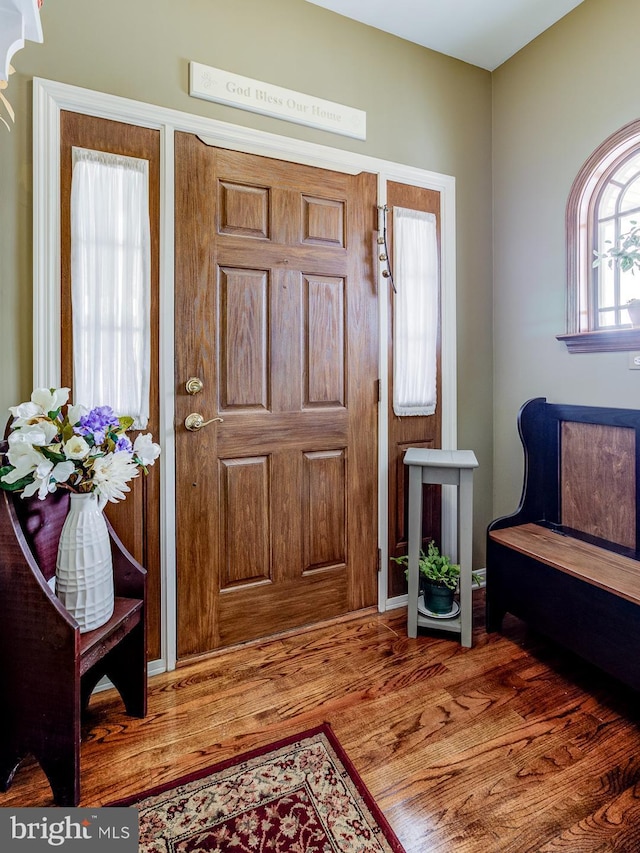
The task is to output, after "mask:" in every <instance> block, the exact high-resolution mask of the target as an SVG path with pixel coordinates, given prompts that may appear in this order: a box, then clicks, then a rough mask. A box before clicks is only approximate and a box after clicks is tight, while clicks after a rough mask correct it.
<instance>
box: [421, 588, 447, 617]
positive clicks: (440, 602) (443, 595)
mask: <svg viewBox="0 0 640 853" xmlns="http://www.w3.org/2000/svg"><path fill="white" fill-rule="evenodd" d="M421 584H422V590H423V594H424V606H425V607H426V608H427V610H430V611H431V612H432V613H449V612H450V611H451V609H452V608H453V595H454V590H453V589H449V587H448V586H436V585H435V584H432V583H429V582H428V581H422V582H421Z"/></svg>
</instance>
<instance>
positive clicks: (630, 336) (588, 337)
mask: <svg viewBox="0 0 640 853" xmlns="http://www.w3.org/2000/svg"><path fill="white" fill-rule="evenodd" d="M556 338H557V340H559V341H563V342H564V343H565V344H566V346H567V349H568V350H569V352H570V353H580V352H628V351H629V350H640V328H638V329H602V330H601V331H598V332H578V333H577V334H568V335H556Z"/></svg>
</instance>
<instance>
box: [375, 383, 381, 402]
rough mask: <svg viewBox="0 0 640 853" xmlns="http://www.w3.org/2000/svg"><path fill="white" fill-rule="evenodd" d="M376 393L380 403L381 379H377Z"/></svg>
mask: <svg viewBox="0 0 640 853" xmlns="http://www.w3.org/2000/svg"><path fill="white" fill-rule="evenodd" d="M374 391H375V395H376V400H377V401H378V403H379V402H380V380H379V379H376V387H375V389H374Z"/></svg>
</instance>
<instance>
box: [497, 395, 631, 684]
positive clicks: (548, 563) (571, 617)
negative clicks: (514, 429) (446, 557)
mask: <svg viewBox="0 0 640 853" xmlns="http://www.w3.org/2000/svg"><path fill="white" fill-rule="evenodd" d="M518 431H519V433H520V438H521V440H522V445H523V450H524V483H523V488H522V496H521V498H520V504H519V506H518V508H517V509H516V511H515V512H514V513H513V514H512V515H506V516H502V517H500V518H497V519H495V520H494V521H492V522H491V524H490V525H489V527H488V530H487V580H486V619H487V630H488V631H489V632H492V631H500V630H501V628H502V622H503V618H504V616H505V615H506V614H507V613H511V614H513V615H514V616H517V617H518V618H519V619H522V620H523V621H524V622H526V623H527V624H528V625H530V626H531V627H532V628H534V629H535V630H537V631H539V632H540V633H542V634H544V635H545V636H547V637H549V638H551V639H552V640H554V641H555V642H557V643H559V644H561V645H563V646H565V647H566V648H567V649H569V650H571V651H572V652H574V653H575V654H577V655H579V656H580V657H582V658H584V659H585V660H587V661H588V662H589V663H591V664H595V666H596V667H599V668H600V669H601V670H603V671H604V672H606V673H608V674H609V675H612V676H613V677H615V678H617V679H619V680H620V681H622V682H624V683H625V684H627V685H629V686H630V687H632V688H633V689H634V690H637V691H638V690H640V512H639V509H640V411H637V410H635V409H610V408H601V407H595V406H574V405H565V404H554V403H548V402H547V401H546V400H545V399H544V398H542V397H538V398H535V399H533V400H529V401H528V402H527V403H525V405H524V406H523V407H522V408H521V410H520V413H519V416H518ZM594 675H595V673H594Z"/></svg>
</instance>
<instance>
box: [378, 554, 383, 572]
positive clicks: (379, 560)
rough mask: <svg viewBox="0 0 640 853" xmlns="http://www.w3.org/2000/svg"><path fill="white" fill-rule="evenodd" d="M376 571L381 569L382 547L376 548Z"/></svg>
mask: <svg viewBox="0 0 640 853" xmlns="http://www.w3.org/2000/svg"><path fill="white" fill-rule="evenodd" d="M378 571H379V572H381V571H382V549H381V548H378Z"/></svg>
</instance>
